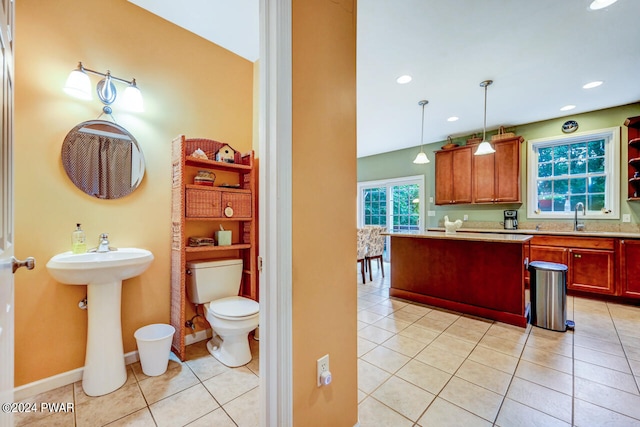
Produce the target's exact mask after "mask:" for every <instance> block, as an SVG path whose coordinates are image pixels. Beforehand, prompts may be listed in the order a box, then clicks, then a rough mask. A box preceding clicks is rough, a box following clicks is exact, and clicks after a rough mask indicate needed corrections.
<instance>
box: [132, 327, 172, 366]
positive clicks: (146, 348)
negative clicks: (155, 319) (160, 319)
mask: <svg viewBox="0 0 640 427" xmlns="http://www.w3.org/2000/svg"><path fill="white" fill-rule="evenodd" d="M175 332H176V329H175V328H174V327H173V326H171V325H165V324H164V323H155V324H153V325H147V326H143V327H142V328H140V329H138V330H137V331H136V332H135V333H134V334H133V336H134V337H135V338H136V343H137V344H138V355H139V356H140V364H141V365H142V372H144V374H145V375H148V376H150V377H155V376H158V375H162V374H164V373H165V372H166V370H167V366H168V365H169V354H170V353H171V341H172V340H173V334H174V333H175Z"/></svg>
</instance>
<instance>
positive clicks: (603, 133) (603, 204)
mask: <svg viewBox="0 0 640 427" xmlns="http://www.w3.org/2000/svg"><path fill="white" fill-rule="evenodd" d="M528 147H529V148H528V149H529V152H528V159H529V168H528V169H529V173H528V180H527V182H528V188H527V190H528V192H527V193H528V207H527V216H528V217H529V218H567V217H571V216H573V215H574V209H575V207H576V205H577V204H578V203H582V204H583V205H584V207H585V216H586V217H587V218H590V219H616V218H619V217H620V209H619V201H620V173H619V164H620V149H619V147H620V128H619V127H615V128H608V129H600V130H596V131H591V132H582V133H580V134H574V135H571V136H562V137H553V138H544V139H535V140H530V141H529V144H528Z"/></svg>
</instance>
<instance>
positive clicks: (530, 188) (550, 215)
mask: <svg viewBox="0 0 640 427" xmlns="http://www.w3.org/2000/svg"><path fill="white" fill-rule="evenodd" d="M586 137H588V138H598V137H602V138H608V139H609V143H608V144H606V148H605V150H606V158H607V162H606V164H605V167H606V170H607V172H608V174H609V175H608V176H609V179H608V180H607V194H608V195H609V196H610V199H611V200H610V203H609V204H610V205H611V206H607V207H606V208H607V209H608V210H610V212H608V213H605V212H593V211H590V212H586V215H585V218H587V219H620V126H615V127H611V128H604V129H596V130H592V131H587V132H580V133H574V134H571V135H557V136H552V137H549V138H539V139H531V140H529V141H527V218H528V219H566V218H569V217H573V215H574V212H573V211H572V212H541V211H537V209H536V208H537V204H536V195H537V188H536V180H537V170H538V156H536V154H535V150H534V147H544V146H549V145H556V144H558V143H563V144H570V143H572V142H574V141H576V140H582V139H585V138H586ZM581 216H582V214H581Z"/></svg>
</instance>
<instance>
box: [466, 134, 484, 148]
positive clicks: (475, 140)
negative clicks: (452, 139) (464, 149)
mask: <svg viewBox="0 0 640 427" xmlns="http://www.w3.org/2000/svg"><path fill="white" fill-rule="evenodd" d="M481 142H482V138H480V137H479V136H477V135H476V134H475V133H474V134H473V135H472V136H471V138H469V139H467V145H476V144H480V143H481Z"/></svg>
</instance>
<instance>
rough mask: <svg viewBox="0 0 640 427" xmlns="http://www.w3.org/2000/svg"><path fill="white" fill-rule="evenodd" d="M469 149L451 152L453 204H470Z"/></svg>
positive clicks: (470, 155)
mask: <svg viewBox="0 0 640 427" xmlns="http://www.w3.org/2000/svg"><path fill="white" fill-rule="evenodd" d="M471 157H472V154H471V147H469V148H460V149H458V150H456V151H454V152H453V159H452V161H453V168H452V178H453V203H471Z"/></svg>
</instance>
